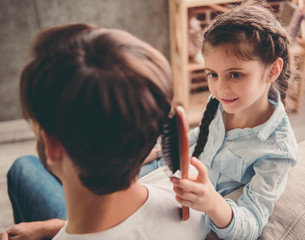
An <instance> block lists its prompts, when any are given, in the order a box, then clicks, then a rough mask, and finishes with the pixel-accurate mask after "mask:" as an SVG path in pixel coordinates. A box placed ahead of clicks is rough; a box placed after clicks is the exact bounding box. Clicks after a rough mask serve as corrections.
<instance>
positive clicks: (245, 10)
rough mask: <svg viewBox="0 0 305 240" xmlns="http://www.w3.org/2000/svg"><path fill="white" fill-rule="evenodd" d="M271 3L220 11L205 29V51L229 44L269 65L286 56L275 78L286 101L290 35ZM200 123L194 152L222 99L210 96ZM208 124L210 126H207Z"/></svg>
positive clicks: (198, 149)
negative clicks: (212, 98)
mask: <svg viewBox="0 0 305 240" xmlns="http://www.w3.org/2000/svg"><path fill="white" fill-rule="evenodd" d="M269 8H270V6H269V5H268V4H267V3H265V2H264V1H247V2H245V3H243V4H241V5H240V6H238V7H235V8H233V9H232V10H231V11H229V12H226V13H223V14H221V15H219V16H218V17H217V18H216V19H215V20H214V21H213V22H211V24H210V26H209V27H208V28H207V29H206V30H205V33H204V36H203V48H202V50H203V54H204V52H205V51H206V50H208V49H209V48H210V47H217V46H219V45H224V44H225V45H226V46H227V48H228V51H229V52H230V53H232V54H234V55H235V56H236V57H238V58H240V59H243V60H245V61H249V60H257V61H260V62H261V63H262V64H264V65H265V66H269V65H270V64H272V63H273V62H274V61H275V60H277V59H278V58H282V59H283V62H284V64H283V69H282V72H281V74H280V76H279V77H278V79H277V80H276V82H275V87H276V88H277V89H278V90H279V91H280V95H281V100H282V102H283V103H285V98H286V91H287V88H288V80H289V78H290V72H291V70H290V55H289V38H288V37H287V34H286V31H285V30H284V28H283V27H282V26H281V24H280V23H279V21H278V20H277V19H276V17H275V15H274V14H273V13H272V12H271V11H270V9H269ZM211 101H212V103H209V104H208V105H207V108H206V112H207V113H205V115H204V117H203V119H202V121H201V125H200V133H199V137H198V140H197V146H196V147H195V150H194V153H193V156H196V157H198V156H199V155H200V154H201V152H202V151H203V149H204V146H205V143H206V140H207V136H208V133H209V131H208V126H209V124H210V123H211V121H212V120H213V118H214V116H215V113H216V111H217V107H215V106H216V105H217V106H218V104H219V102H218V101H217V100H211ZM205 125H207V126H205Z"/></svg>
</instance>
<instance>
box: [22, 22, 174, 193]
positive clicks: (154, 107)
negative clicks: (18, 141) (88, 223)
mask: <svg viewBox="0 0 305 240" xmlns="http://www.w3.org/2000/svg"><path fill="white" fill-rule="evenodd" d="M32 50H33V60H32V61H31V62H30V63H29V64H28V65H27V66H26V67H25V69H24V71H23V72H22V76H21V81H20V98H21V105H22V110H23V114H24V117H25V118H26V119H28V120H32V121H34V122H37V123H38V124H39V126H40V127H41V128H42V129H44V131H45V132H46V133H48V134H49V135H51V136H52V137H54V138H55V139H57V140H58V141H59V142H60V143H61V144H62V146H63V147H64V148H65V150H66V152H67V153H68V154H69V156H70V157H71V159H72V161H73V163H74V165H75V167H76V168H77V172H78V173H79V178H80V180H81V182H82V184H83V185H84V186H86V187H87V188H88V189H89V190H91V191H92V192H94V193H95V194H99V195H100V194H107V193H111V192H115V191H118V190H123V189H126V188H128V187H129V186H130V184H131V183H132V182H133V181H134V180H135V178H136V177H137V175H138V173H139V169H140V167H141V165H142V164H143V160H144V159H145V157H146V156H147V154H148V153H149V152H150V150H151V148H152V147H153V145H154V144H155V143H156V140H157V137H158V136H159V134H160V132H161V128H162V124H163V123H164V121H165V119H166V118H167V116H168V113H169V111H170V104H171V99H172V82H171V71H170V67H169V64H168V62H167V60H166V59H165V58H164V57H163V56H162V55H161V54H160V53H159V52H158V51H157V50H155V49H153V48H152V47H151V46H149V45H148V44H146V43H144V42H143V41H141V40H139V39H137V38H136V37H134V36H132V35H130V34H128V33H126V32H124V31H121V30H114V29H100V28H97V27H95V26H90V25H85V24H75V25H67V26H62V27H55V28H50V29H47V30H44V31H43V32H41V33H39V34H38V35H37V37H36V40H35V42H34V45H33V47H32Z"/></svg>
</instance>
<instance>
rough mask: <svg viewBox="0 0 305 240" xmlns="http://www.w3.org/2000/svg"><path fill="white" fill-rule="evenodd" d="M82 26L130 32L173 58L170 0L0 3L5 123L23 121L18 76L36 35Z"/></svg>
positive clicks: (0, 103) (0, 114) (0, 93)
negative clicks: (60, 27)
mask: <svg viewBox="0 0 305 240" xmlns="http://www.w3.org/2000/svg"><path fill="white" fill-rule="evenodd" d="M77 22H85V23H91V24H95V25H98V26H103V27H112V28H120V29H124V30H127V31H129V32H130V33H132V34H134V35H136V36H137V37H139V38H141V39H143V40H144V41H146V42H148V43H150V44H151V45H153V46H154V47H155V48H157V49H159V50H160V51H161V52H162V53H163V54H164V55H165V56H166V57H167V58H169V21H168V1H167V0H0V121H8V120H14V119H19V118H21V113H20V108H19V98H18V83H19V76H20V73H21V71H22V68H23V67H24V66H25V64H26V62H27V61H28V60H29V46H30V43H31V40H32V38H33V36H34V35H35V33H36V32H37V31H39V30H40V29H42V28H45V27H49V26H54V25H60V24H66V23H77Z"/></svg>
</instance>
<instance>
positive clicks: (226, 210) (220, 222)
mask: <svg viewBox="0 0 305 240" xmlns="http://www.w3.org/2000/svg"><path fill="white" fill-rule="evenodd" d="M191 164H192V165H193V166H194V167H195V168H196V169H197V170H198V175H197V177H196V178H195V179H193V180H192V179H179V178H176V177H171V181H172V182H173V184H174V191H175V193H176V194H177V195H176V199H177V201H178V202H179V203H180V204H181V205H183V206H186V207H191V208H193V209H195V210H197V211H202V212H205V213H206V214H208V215H209V217H210V218H211V220H212V221H213V222H214V224H215V225H216V226H217V227H219V228H223V227H226V226H228V225H229V223H230V222H231V219H232V217H233V213H232V209H231V207H230V205H229V204H228V203H227V202H226V201H225V199H224V198H223V197H222V196H221V195H220V194H219V193H218V192H217V191H216V190H215V188H214V186H213V185H212V183H211V181H210V179H209V177H208V170H207V168H206V167H205V166H204V164H203V163H202V162H200V161H199V160H198V159H197V158H195V157H192V158H191Z"/></svg>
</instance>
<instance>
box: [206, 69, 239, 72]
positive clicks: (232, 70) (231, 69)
mask: <svg viewBox="0 0 305 240" xmlns="http://www.w3.org/2000/svg"><path fill="white" fill-rule="evenodd" d="M203 70H204V71H212V72H215V71H214V70H213V69H210V68H204V69H203ZM236 70H238V71H241V70H243V68H228V69H226V70H225V72H228V71H236Z"/></svg>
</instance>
